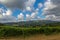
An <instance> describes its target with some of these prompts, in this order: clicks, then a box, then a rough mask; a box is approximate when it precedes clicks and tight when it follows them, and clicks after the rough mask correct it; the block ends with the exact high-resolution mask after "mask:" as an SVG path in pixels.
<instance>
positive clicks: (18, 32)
mask: <svg viewBox="0 0 60 40" xmlns="http://www.w3.org/2000/svg"><path fill="white" fill-rule="evenodd" d="M59 32H60V28H58V27H57V28H54V27H40V28H19V27H0V37H8V36H27V35H34V34H46V35H49V34H52V33H59Z"/></svg>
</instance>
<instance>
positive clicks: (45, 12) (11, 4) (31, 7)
mask: <svg viewBox="0 0 60 40" xmlns="http://www.w3.org/2000/svg"><path fill="white" fill-rule="evenodd" d="M30 20H53V21H60V0H0V23H4V22H19V21H30Z"/></svg>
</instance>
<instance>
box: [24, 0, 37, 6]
mask: <svg viewBox="0 0 60 40" xmlns="http://www.w3.org/2000/svg"><path fill="white" fill-rule="evenodd" d="M35 2H36V0H27V1H26V2H25V4H26V5H25V6H26V7H27V6H29V7H32V6H33V5H34V3H35Z"/></svg>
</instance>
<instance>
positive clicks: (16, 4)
mask: <svg viewBox="0 0 60 40" xmlns="http://www.w3.org/2000/svg"><path fill="white" fill-rule="evenodd" d="M25 1H26V0H0V4H3V5H5V6H7V7H8V8H20V9H23V8H24V4H25Z"/></svg>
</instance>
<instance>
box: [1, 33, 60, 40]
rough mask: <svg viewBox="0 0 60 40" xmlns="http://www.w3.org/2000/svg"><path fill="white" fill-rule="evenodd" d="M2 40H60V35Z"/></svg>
mask: <svg viewBox="0 0 60 40" xmlns="http://www.w3.org/2000/svg"><path fill="white" fill-rule="evenodd" d="M0 40H60V34H56V35H55V34H54V35H49V36H46V35H34V36H30V37H25V38H23V37H10V38H1V39H0Z"/></svg>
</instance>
